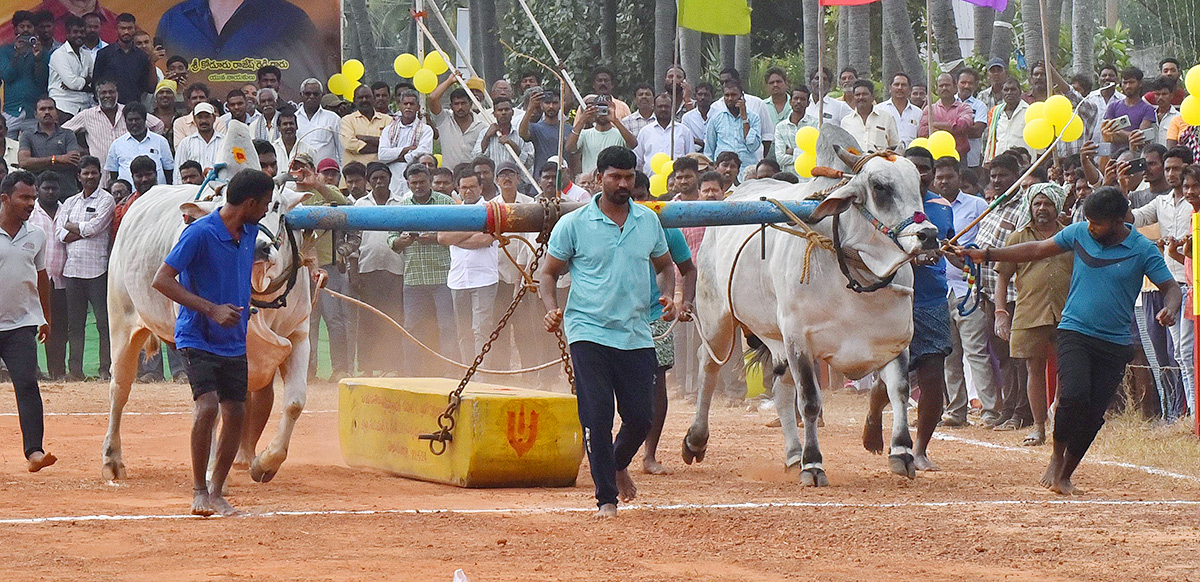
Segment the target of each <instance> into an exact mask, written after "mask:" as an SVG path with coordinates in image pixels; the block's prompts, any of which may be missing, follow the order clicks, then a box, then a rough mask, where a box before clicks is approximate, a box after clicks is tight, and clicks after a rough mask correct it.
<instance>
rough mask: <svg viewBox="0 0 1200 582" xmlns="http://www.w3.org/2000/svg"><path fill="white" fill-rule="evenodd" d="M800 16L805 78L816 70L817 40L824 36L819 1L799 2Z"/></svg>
mask: <svg viewBox="0 0 1200 582" xmlns="http://www.w3.org/2000/svg"><path fill="white" fill-rule="evenodd" d="M801 2H802V4H801V7H802V8H803V10H802V11H801V15H802V16H803V18H804V66H805V67H806V68H807V69H808V70H807V71H806V72H805V76H806V77H807V76H808V73H809V72H812V71H815V70H816V69H817V60H818V58H817V50H818V48H817V47H818V46H819V45H818V42H817V39H818V38H820V35H822V34H824V30H822V29H823V28H824V24H825V18H824V11H825V9H824V8H822V7H821V4H820V0H801ZM813 90H814V91H815V90H816V89H813Z"/></svg>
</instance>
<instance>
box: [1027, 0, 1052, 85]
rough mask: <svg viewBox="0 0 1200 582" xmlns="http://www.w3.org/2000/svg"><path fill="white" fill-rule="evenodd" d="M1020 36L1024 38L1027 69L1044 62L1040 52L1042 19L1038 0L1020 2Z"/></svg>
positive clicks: (1044, 58)
mask: <svg viewBox="0 0 1200 582" xmlns="http://www.w3.org/2000/svg"><path fill="white" fill-rule="evenodd" d="M1021 26H1022V30H1023V32H1022V36H1023V37H1025V39H1024V40H1025V47H1024V48H1025V62H1026V64H1028V65H1029V68H1031V69H1032V68H1033V64H1034V63H1036V62H1038V61H1044V60H1046V53H1045V51H1043V50H1042V17H1041V7H1040V6H1038V0H1021Z"/></svg>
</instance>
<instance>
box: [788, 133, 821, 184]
mask: <svg viewBox="0 0 1200 582" xmlns="http://www.w3.org/2000/svg"><path fill="white" fill-rule="evenodd" d="M820 133H821V132H819V131H817V128H815V127H801V128H800V129H799V130H797V131H796V150H797V153H796V162H795V164H794V165H793V169H795V170H796V174H797V175H799V176H800V177H801V178H811V177H812V171H813V168H815V167H817V136H818V135H820Z"/></svg>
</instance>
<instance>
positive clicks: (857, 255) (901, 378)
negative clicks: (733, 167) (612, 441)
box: [683, 126, 937, 486]
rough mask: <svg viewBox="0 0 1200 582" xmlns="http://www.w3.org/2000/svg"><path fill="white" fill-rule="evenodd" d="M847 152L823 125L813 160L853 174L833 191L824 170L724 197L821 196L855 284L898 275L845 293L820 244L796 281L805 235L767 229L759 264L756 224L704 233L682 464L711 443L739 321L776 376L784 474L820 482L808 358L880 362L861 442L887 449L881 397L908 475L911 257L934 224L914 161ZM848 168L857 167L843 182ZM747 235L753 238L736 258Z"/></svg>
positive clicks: (822, 220) (841, 138)
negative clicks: (714, 410) (696, 382)
mask: <svg viewBox="0 0 1200 582" xmlns="http://www.w3.org/2000/svg"><path fill="white" fill-rule="evenodd" d="M850 148H857V144H855V142H854V139H853V138H851V137H850V136H849V135H848V134H846V133H845V132H844V131H842V130H841V129H840V128H836V127H830V126H826V127H825V129H823V130H822V132H821V137H820V139H819V143H818V163H819V164H820V165H823V166H827V167H831V168H834V169H837V170H842V171H844V172H846V173H847V177H848V178H849V180H848V181H847V182H845V183H844V184H842V185H840V186H839V183H841V181H840V180H837V179H834V178H829V177H823V178H817V179H815V180H812V181H811V182H809V183H807V184H799V185H789V184H787V183H784V182H778V181H775V180H754V181H752V182H749V183H747V184H744V185H742V186H741V187H739V188H738V189H737V190H736V191H735V192H734V194H733V196H732V197H731V198H730V199H731V200H752V199H757V198H759V197H762V196H766V197H772V198H777V199H780V200H802V199H805V198H808V197H810V196H811V195H813V194H814V193H817V192H821V191H828V195H827V196H826V197H825V198H824V201H823V202H821V203H820V204H819V205H818V206H817V208H816V210H815V211H814V212H813V214H812V216H811V219H810V220H811V222H812V223H814V224H812V225H811V226H812V228H813V229H814V230H816V231H817V232H819V233H821V234H823V235H824V236H826V237H829V238H830V239H832V238H833V235H834V231H833V229H834V224H835V220H836V223H840V226H839V233H840V242H841V247H842V248H843V249H844V251H845V255H846V259H847V267H848V269H849V271H850V273H851V275H852V276H853V277H854V278H855V280H857V281H859V282H860V283H862V284H864V285H870V284H872V283H881V282H882V281H884V280H886V279H887V278H888V277H894V278H893V279H891V283H890V284H889V285H886V286H883V287H882V288H880V289H878V290H875V291H871V292H862V293H859V292H855V291H852V290H850V289H848V288H847V276H846V275H844V274H843V272H842V271H841V269H840V268H839V264H838V259H837V255H836V254H835V253H834V252H829V251H827V250H822V249H820V248H817V249H813V252H812V254H811V259H810V260H809V264H808V266H807V269H808V273H807V281H806V282H803V281H804V279H803V275H804V269H805V259H804V257H805V250H806V248H807V246H808V245H809V244H811V243H810V242H809V240H808V239H806V238H802V237H798V236H793V235H791V234H788V233H784V232H780V231H777V230H773V229H767V230H766V231H765V233H764V236H765V239H766V240H765V245H766V246H765V259H763V258H762V257H761V255H760V253H761V252H762V250H761V247H760V244H761V243H760V240H759V238H758V237H759V236H760V235H757V234H753V233H754V232H755V231H756V230H757V229H758V227H757V226H754V225H747V226H736V227H734V226H730V227H721V228H709V229H708V230H707V232H706V233H705V235H704V241H703V243H702V244H701V246H700V251H699V253H698V257H697V262H696V263H697V268H698V270H699V277H698V284H697V296H696V308H697V311H696V318H697V320H698V322H699V330H700V333H701V336H702V337H703V339H704V341H706V342H707V344H708V348H705V347H701V348H700V350H699V352H700V353H699V357H700V363H701V374H700V377H701V382H702V389H701V392H700V396H699V398H698V400H697V403H696V417H695V420H694V421H693V423H692V426H691V428H689V430H688V433H687V436H686V437H684V441H683V459H684V461H685V462H687V463H688V464H690V463H691V462H692V461H693V460H697V461H702V460H703V459H704V454H705V450H706V447H707V443H708V436H709V429H708V414H709V407H710V405H711V403H712V395H713V390H714V387H715V384H716V380H717V372H718V370H719V368H720V364H719V363H718V361H716V360H714V357H715V358H722V357H723V356H725V354H728V353H730V352H732V351H733V348H732V344H733V338H734V333H735V326H737V325H741V326H742V327H743V328H744V329H745V330H746V331H747V333H749V334H753V335H754V336H756V337H757V338H758V339H759V340H761V342H762V344H763V345H764V347H765V350H769V352H770V353H769V356H770V358H769V360H768V361H767V362H764V366H767V367H771V366H773V367H774V369H775V370H776V372H777V373H778V374H779V375H778V377H777V378H776V382H775V389H774V394H775V404H776V408H777V410H778V412H779V419H780V421H781V422H782V425H783V435H784V443H785V451H784V454H785V464H786V467H787V468H788V470H791V469H793V468H796V467H797V466H800V469H801V474H800V478H801V482H802V483H803V484H804V485H816V486H823V485H826V484H827V483H828V481H827V479H826V477H825V471H824V468H823V465H822V457H821V451H820V448H819V446H818V444H817V417H818V415H819V414H820V413H821V395H820V391H819V389H818V387H817V382H816V377H815V373H814V369H813V364H814V361H815V360H817V361H824V362H826V363H828V364H829V366H830V367H831V368H832V369H834V370H837V371H839V372H841V373H843V374H845V375H846V376H848V377H850V378H856V379H857V378H861V377H863V376H865V375H866V374H868V373H870V372H872V371H874V370H878V369H880V368H881V367H882V373H881V376H882V380H883V384H885V385H886V394H885V392H884V387H883V386H881V385H879V384H876V386H875V387H874V388H873V390H872V396H871V398H872V403H873V404H872V407H871V413H870V414H869V415H868V419H867V424H866V427H865V430H864V433H863V444H864V446H865V447H866V448H867V449H868V450H870V451H872V452H875V453H882V452H883V435H882V414H881V411H882V407H883V404H884V403H885V401H884V398H885V396H886V399H887V400H890V401H891V404H892V409H893V413H894V416H893V425H892V442H891V451H890V457H889V463H890V465H891V469H892V471H893V472H896V473H898V474H901V475H906V476H908V477H910V478H911V477H913V476H914V475H915V467H914V464H913V455H912V439H911V437H910V436H909V431H908V419H907V413H906V411H907V403H908V366H907V360H908V358H907V352H906V348H907V346H908V344H909V341H910V340H911V339H912V333H913V322H912V294H913V290H912V284H913V283H912V281H913V272H912V268H911V266H910V264H909V261H910V259H911V258H912V257H913V256H914V255H915V254H917V253H918V252H919V251H921V250H922V249H930V248H934V247H935V246H936V244H937V229H936V228H935V227H934V226H933V224H931V223H930V222H928V221H926V220H924V214H923V213H922V198H921V191H920V175H919V173H918V172H917V169H916V167H915V166H914V165H913V164H912V163H911V162H909V161H908V160H906V159H904V158H901V157H896V156H893V155H884V156H874V157H867V156H863V155H860V154H858V153H857V149H854V150H851V149H850ZM852 171H857V174H853V175H852V177H851V172H852ZM829 217H835V220H827V219H826V218H829ZM872 218H873V219H874V220H873V219H872ZM885 232H891V233H892V234H891V235H889V234H886V233H885ZM751 236H753V240H751V241H750V242H749V243H748V244H746V245H744V246H745V248H744V249H742V250H741V254H740V256H738V253H739V248H741V247H743V243H744V242H745V241H746V240H747V238H748V237H751ZM735 261H736V269H735ZM731 278H732V282H731V281H730V279H731ZM731 294H732V300H731V298H730V295H731ZM731 305H732V310H733V313H730V306H731ZM709 348H711V353H710V350H709ZM764 355H768V354H764ZM730 357H741V354H737V353H733V354H731V356H730ZM785 366H786V369H787V372H788V373H784V370H783V368H784V367H785ZM797 383H799V384H800V388H801V390H800V401H801V404H802V406H803V414H804V421H805V423H804V429H805V430H804V437H805V438H804V442H803V443H801V441H800V438H799V433H798V431H797V423H796V390H797Z"/></svg>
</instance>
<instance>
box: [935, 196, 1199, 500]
mask: <svg viewBox="0 0 1200 582" xmlns="http://www.w3.org/2000/svg"><path fill="white" fill-rule="evenodd" d="M1128 212H1129V201H1128V200H1126V199H1125V196H1124V195H1122V194H1121V192H1120V190H1117V189H1116V188H1113V187H1105V188H1100V189H1097V190H1096V191H1095V192H1093V193H1092V195H1091V196H1088V197H1087V199H1086V200H1084V203H1083V215H1084V217H1085V218H1087V223H1082V222H1077V223H1075V224H1072V225H1071V226H1068V227H1067V228H1064V229H1062V230H1061V231H1059V232H1058V234H1056V235H1054V238H1050V239H1046V240H1041V241H1034V242H1027V243H1021V244H1017V245H1013V246H1009V247H1004V248H994V249H991V248H990V249H983V250H980V249H969V250H966V249H961V248H960V249H955V251H956V252H957V253H958V254H959V255H966V256H969V257H971V258H972V259H973V260H976V261H1005V262H1011V263H1027V262H1032V261H1038V260H1041V259H1045V258H1047V257H1052V256H1054V255H1057V254H1059V253H1065V252H1072V253H1074V254H1075V263H1074V265H1073V267H1072V271H1071V288H1070V291H1068V292H1067V304H1066V307H1064V308H1063V314H1062V321H1061V322H1059V324H1058V377H1059V381H1060V385H1059V389H1058V412H1057V413H1056V417H1055V419H1054V454H1053V456H1052V457H1051V458H1050V465H1049V466H1048V467H1047V468H1046V473H1045V475H1043V476H1042V481H1041V483H1042V485H1043V486H1044V487H1046V488H1048V489H1050V490H1051V491H1054V492H1056V493H1061V494H1063V495H1072V494H1080V493H1082V491H1080V490H1079V489H1076V488H1075V486H1074V485H1073V484H1072V483H1071V475H1072V474H1073V473H1074V472H1075V468H1076V467H1078V466H1079V461H1081V460H1082V459H1083V455H1084V454H1085V453H1087V450H1088V447H1090V446H1091V444H1092V440H1094V439H1095V438H1096V433H1097V432H1099V431H1100V427H1101V426H1103V425H1104V412H1105V411H1106V410H1107V409H1108V404H1109V402H1110V401H1111V400H1112V397H1113V393H1114V392H1115V391H1116V389H1117V386H1118V385H1119V384H1120V383H1121V379H1122V378H1123V377H1124V376H1125V365H1126V364H1127V363H1129V361H1130V360H1131V359H1132V358H1133V347H1132V346H1131V345H1130V344H1131V343H1132V338H1131V336H1130V331H1129V330H1130V324H1131V318H1132V314H1133V304H1134V300H1135V299H1136V298H1137V295H1138V292H1139V291H1140V290H1141V286H1142V277H1148V278H1149V279H1150V281H1152V282H1153V283H1154V284H1155V285H1157V286H1158V288H1159V289H1160V290H1162V292H1163V295H1164V301H1165V304H1166V306H1165V307H1164V308H1163V309H1162V310H1160V311H1159V312H1158V314H1157V316H1156V319H1158V321H1159V323H1161V324H1163V325H1164V326H1170V325H1172V324H1174V323H1175V319H1176V318H1177V317H1179V308H1180V304H1181V303H1182V300H1183V298H1182V295H1181V293H1180V289H1179V284H1178V283H1176V282H1175V278H1174V277H1172V276H1171V272H1170V271H1169V270H1168V269H1167V264H1166V262H1165V261H1163V258H1162V254H1160V253H1159V252H1158V248H1157V247H1156V246H1155V245H1154V243H1153V242H1151V241H1150V240H1149V239H1147V238H1146V237H1144V236H1142V235H1141V234H1140V233H1138V232H1137V231H1136V230H1133V227H1132V225H1130V224H1128V223H1126V222H1125V221H1126V217H1127V214H1128Z"/></svg>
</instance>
